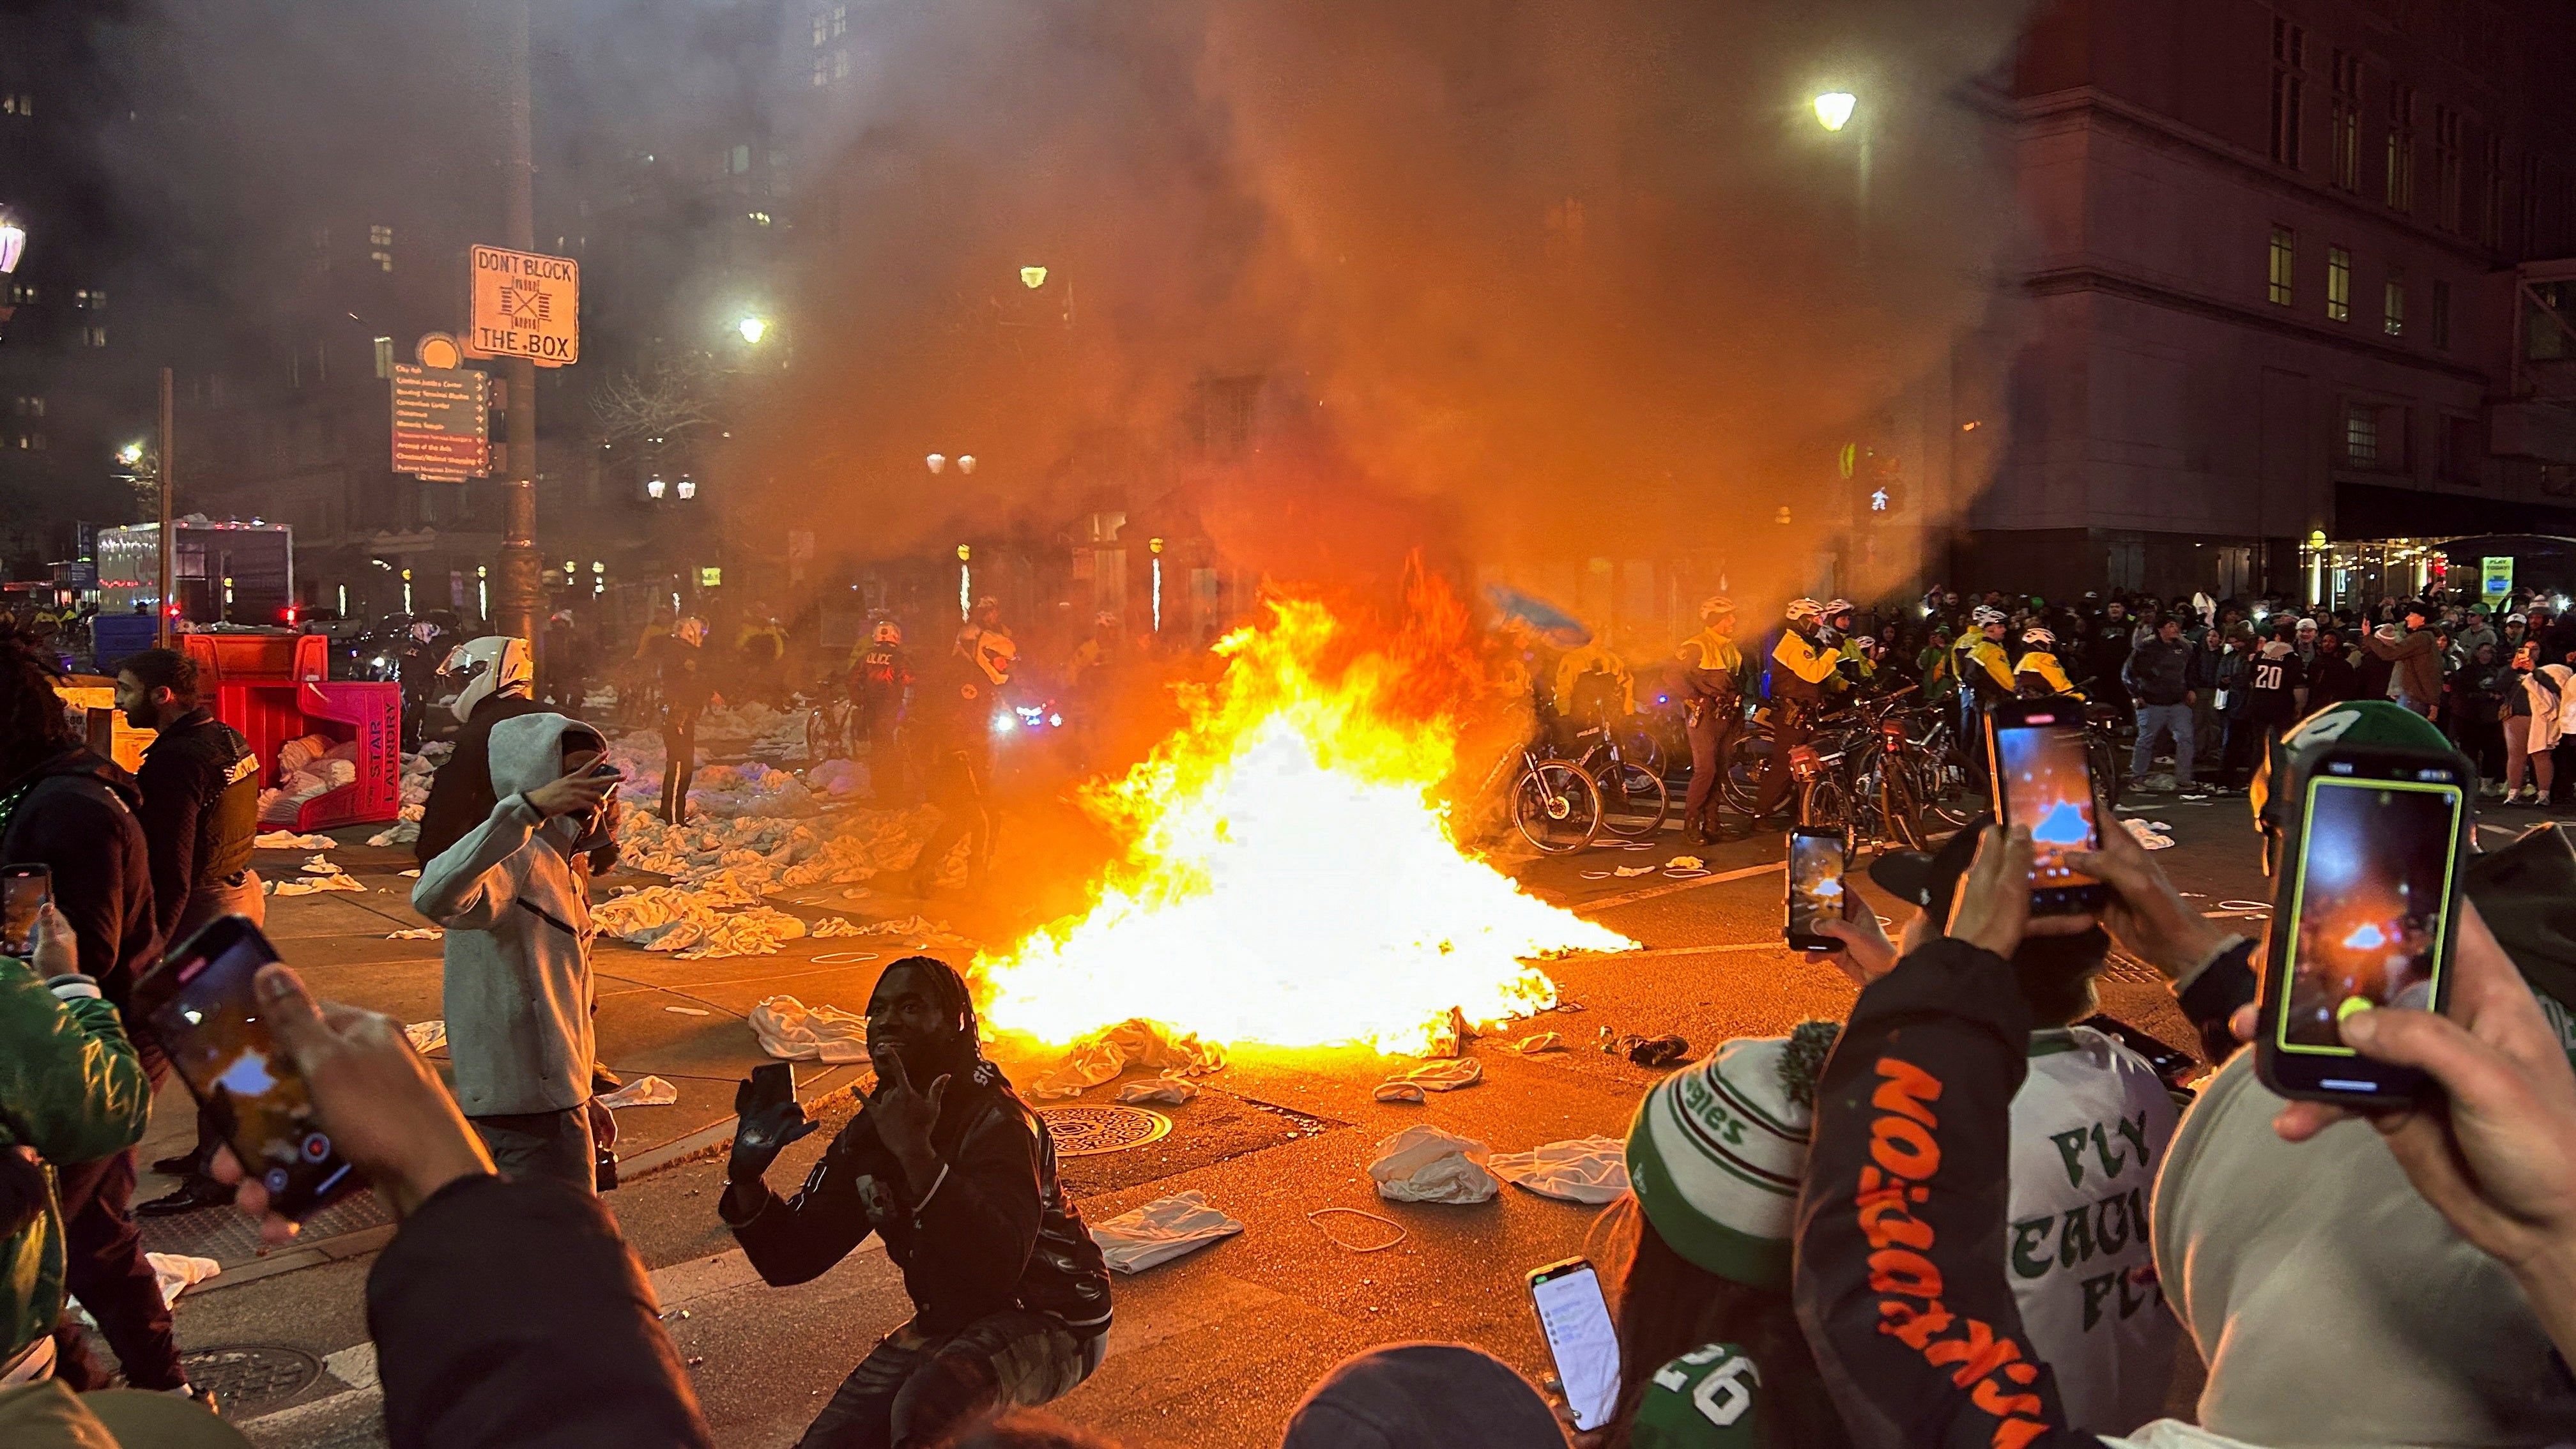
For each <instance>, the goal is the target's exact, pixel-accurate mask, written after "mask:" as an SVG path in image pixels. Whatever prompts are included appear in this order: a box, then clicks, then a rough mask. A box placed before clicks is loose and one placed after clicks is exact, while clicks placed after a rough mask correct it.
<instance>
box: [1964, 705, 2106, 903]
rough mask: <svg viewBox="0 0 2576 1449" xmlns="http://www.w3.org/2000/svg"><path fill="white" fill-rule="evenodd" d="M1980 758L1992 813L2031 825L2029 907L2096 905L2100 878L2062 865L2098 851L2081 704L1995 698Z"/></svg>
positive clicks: (2103, 891) (2101, 888)
mask: <svg viewBox="0 0 2576 1449" xmlns="http://www.w3.org/2000/svg"><path fill="white" fill-rule="evenodd" d="M1986 761H1987V764H1988V765H1989V766H1990V767H1991V772H1990V773H1991V777H1992V778H1993V780H1994V790H1995V819H1996V820H1997V821H1999V822H2001V823H2002V824H2005V825H2026V826H2028V827H2030V843H2031V847H2032V854H2031V862H2030V887H2031V889H2030V908H2031V910H2033V911H2035V912H2037V913H2039V914H2041V915H2064V914H2070V913H2075V912H2081V911H2090V910H2094V909H2096V908H2098V907H2100V906H2101V904H2102V903H2103V901H2104V900H2105V899H2107V898H2108V893H2107V891H2106V889H2105V887H2104V886H2103V884H2102V883H2101V882H2100V881H2098V880H2095V879H2094V878H2093V877H2091V876H2089V875H2084V874H2082V873H2080V872H2078V871H2076V870H2075V869H2074V868H2072V867H2070V866H2069V865H2067V864H2066V852H2067V851H2069V850H2100V849H2101V848H2102V828H2101V823H2100V822H2099V821H2096V820H2095V819H2094V818H2093V764H2092V761H2091V759H2090V758H2089V757H2088V756H2087V755H2086V753H2085V750H2084V706H2083V705H2081V704H2079V703H2077V702H2076V701H2074V700H2071V699H1999V700H1997V701H1995V703H1994V704H1993V706H1992V707H1991V708H1989V709H1988V710H1987V711H1986Z"/></svg>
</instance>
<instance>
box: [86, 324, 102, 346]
mask: <svg viewBox="0 0 2576 1449" xmlns="http://www.w3.org/2000/svg"><path fill="white" fill-rule="evenodd" d="M80 344H81V346H83V347H105V346H106V345H107V329H106V328H104V327H84V328H82V329H81V330H80Z"/></svg>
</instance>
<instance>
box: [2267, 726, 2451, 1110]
mask: <svg viewBox="0 0 2576 1449" xmlns="http://www.w3.org/2000/svg"><path fill="white" fill-rule="evenodd" d="M2475 778H2476V775H2475V773H2474V768H2473V767H2472V766H2471V765H2470V763H2469V762H2468V761H2467V760H2466V759H2465V758H2463V757H2461V756H2459V755H2457V754H2454V753H2452V752H2451V751H2448V750H2407V749H2392V748H2373V747H2365V746H2353V747H2351V748H2342V747H2337V748H2334V749H2330V750H2328V751H2327V752H2326V753H2325V754H2323V755H2321V756H2319V757H2318V759H2317V761H2316V764H2315V766H2314V768H2313V769H2312V771H2311V772H2310V774H2309V775H2308V779H2307V794H2306V796H2305V798H2303V799H2302V800H2300V802H2299V823H2298V829H2297V833H2296V836H2295V838H2294V839H2293V840H2292V841H2291V842H2290V845H2289V848H2288V851H2287V855H2288V858H2289V861H2290V868H2289V869H2288V870H2285V871H2283V872H2281V884H2280V894H2279V896H2278V897H2277V898H2276V899H2275V901H2274V904H2273V909H2272V938H2271V942H2270V954H2269V956H2268V957H2267V959H2266V962H2265V965H2264V970H2263V1009H2262V1029H2261V1033H2260V1034H2259V1035H2258V1036H2257V1037H2256V1038H2255V1046H2256V1052H2255V1057H2254V1067H2255V1071H2256V1074H2257V1075H2258V1076H2260V1077H2261V1078H2262V1081H2263V1085H2265V1086H2267V1087H2270V1088H2271V1089H2272V1090H2273V1091H2275V1092H2278V1093H2280V1094H2281V1095H2282V1096H2284V1097H2301V1098H2306V1099H2308V1100H2310V1101H2321V1102H2339V1103H2343V1104H2346V1105H2354V1106H2371V1105H2376V1104H2397V1103H2404V1102H2409V1101H2414V1100H2416V1099H2418V1098H2421V1097H2423V1096H2426V1095H2429V1094H2430V1093H2431V1091H2432V1085H2431V1083H2430V1082H2429V1081H2428V1080H2427V1079H2426V1078H2425V1076H2424V1074H2423V1073H2421V1072H2418V1071H2416V1070H2414V1069H2413V1068H2411V1067H2399V1066H2392V1065H2389V1064H2388V1063H2385V1062H2376V1061H2372V1060H2371V1059H2370V1058H2368V1057H2365V1056H2362V1055H2360V1054H2359V1053H2357V1052H2355V1051H2354V1050H2353V1049H2352V1048H2351V1047H2349V1046H2346V1045H2344V1040H2343V1022H2344V1019H2345V1018H2346V1017H2349V1016H2351V1015H2352V1014H2353V1013H2354V1012H2356V1011H2363V1010H2367V1009H2369V1008H2371V1007H2378V1006H2406V1007H2416V1008H2419V1009H2421V1010H2425V1011H2440V1010H2441V1009H2442V1007H2443V1006H2444V1004H2445V1003H2447V1002H2448V1001H2449V999H2450V994H2451V991H2450V980H2449V974H2450V964H2451V949H2452V944H2453V938H2454V937H2455V936H2456V935H2457V933H2458V926H2459V915H2460V903H2459V879H2460V872H2461V870H2462V869H2463V868H2464V867H2465V865H2466V862H2467V851H2468V842H2469V830H2470V828H2471V811H2470V809H2469V799H2468V791H2469V782H2470V781H2472V780H2474V779H2475Z"/></svg>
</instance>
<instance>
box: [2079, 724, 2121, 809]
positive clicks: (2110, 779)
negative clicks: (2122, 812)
mask: <svg viewBox="0 0 2576 1449" xmlns="http://www.w3.org/2000/svg"><path fill="white" fill-rule="evenodd" d="M2084 754H2085V756H2086V758H2087V759H2088V760H2089V761H2090V762H2091V764H2092V766H2093V783H2094V784H2096V785H2098V786H2100V787H2101V790H2102V798H2103V799H2104V800H2105V801H2107V802H2109V803H2110V804H2111V805H2113V806H2114V807H2116V806H2118V805H2119V803H2120V784H2121V781H2120V752H2119V750H2118V749H2117V748H2116V747H2114V746H2113V745H2112V743H2111V741H2110V740H2109V739H2108V738H2107V737H2105V736H2104V735H2103V734H2102V733H2101V732H2100V731H2098V730H2097V731H2087V732H2086V734H2085V736H2084Z"/></svg>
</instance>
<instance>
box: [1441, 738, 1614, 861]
mask: <svg viewBox="0 0 2576 1449" xmlns="http://www.w3.org/2000/svg"><path fill="white" fill-rule="evenodd" d="M1472 798H1473V799H1474V801H1475V806H1474V812H1473V815H1474V818H1477V819H1484V818H1487V817H1490V816H1491V815H1492V813H1493V812H1494V810H1495V809H1496V808H1497V807H1501V808H1507V809H1509V810H1510V812H1511V817H1512V824H1513V826H1514V828H1516V829H1518V830H1519V831H1520V833H1521V838H1522V839H1524V840H1526V841H1528V842H1529V843H1530V845H1531V846H1532V847H1534V848H1535V849H1537V850H1538V851H1539V852H1541V853H1542V854H1546V855H1572V854H1573V853H1574V852H1576V851H1578V850H1581V849H1583V848H1584V847H1585V846H1587V845H1590V844H1591V843H1592V839H1593V837H1594V836H1595V835H1598V834H1599V833H1600V831H1601V792H1600V789H1599V787H1598V786H1596V785H1594V784H1593V782H1592V780H1591V777H1589V776H1587V775H1585V774H1584V773H1583V771H1581V770H1580V769H1577V768H1576V767H1575V766H1574V764H1573V763H1572V762H1570V761H1566V760H1554V759H1547V758H1543V757H1542V756H1540V755H1539V753H1538V752H1537V751H1536V750H1535V749H1534V748H1532V746H1531V745H1530V743H1529V742H1528V741H1526V740H1524V741H1522V742H1521V743H1519V744H1517V745H1514V746H1512V747H1511V748H1509V749H1507V750H1505V751H1503V752H1502V754H1501V755H1500V756H1498V757H1497V758H1496V759H1495V761H1494V763H1493V766H1492V768H1490V769H1488V770H1487V771H1486V772H1485V778H1484V780H1483V781H1482V782H1481V783H1479V784H1478V785H1477V787H1476V791H1475V794H1474V796H1473V797H1472Z"/></svg>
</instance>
